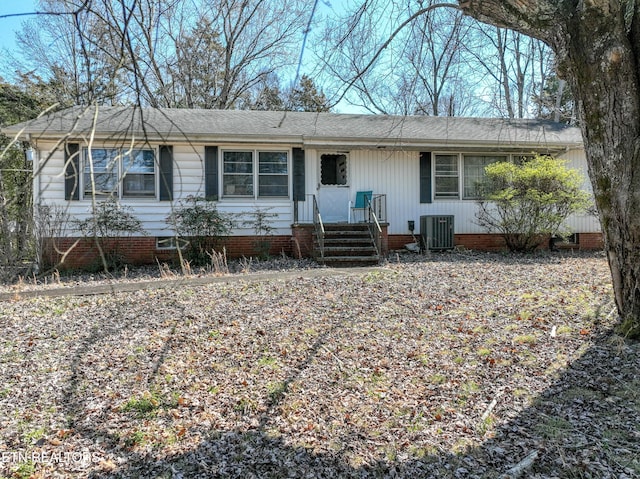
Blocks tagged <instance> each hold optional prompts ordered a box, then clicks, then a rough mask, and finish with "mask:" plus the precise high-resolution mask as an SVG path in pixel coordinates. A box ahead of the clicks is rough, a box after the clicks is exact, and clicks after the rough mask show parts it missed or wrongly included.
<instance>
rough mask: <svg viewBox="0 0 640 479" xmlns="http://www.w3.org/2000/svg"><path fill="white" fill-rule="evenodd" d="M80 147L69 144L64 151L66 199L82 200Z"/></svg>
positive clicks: (76, 144)
mask: <svg viewBox="0 0 640 479" xmlns="http://www.w3.org/2000/svg"><path fill="white" fill-rule="evenodd" d="M79 179H80V145H79V144H78V143H67V144H66V145H65V149H64V199H65V200H79V199H80V182H79V181H78V180H79Z"/></svg>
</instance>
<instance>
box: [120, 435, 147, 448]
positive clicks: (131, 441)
mask: <svg viewBox="0 0 640 479" xmlns="http://www.w3.org/2000/svg"><path fill="white" fill-rule="evenodd" d="M144 441H145V434H144V432H142V431H134V432H133V433H131V435H130V436H129V437H128V438H126V439H125V440H124V445H125V446H126V447H128V448H133V447H135V446H140V445H142V444H144Z"/></svg>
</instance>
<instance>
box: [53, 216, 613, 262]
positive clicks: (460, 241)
mask: <svg viewBox="0 0 640 479" xmlns="http://www.w3.org/2000/svg"><path fill="white" fill-rule="evenodd" d="M415 239H417V236H416V237H414V236H411V235H388V234H387V226H386V225H382V251H383V254H387V253H388V252H389V251H393V250H400V249H403V248H404V247H405V245H406V244H408V243H413V242H414V241H415ZM268 241H269V243H270V244H269V254H270V255H272V256H276V255H280V254H283V253H284V254H285V255H287V256H290V257H294V258H300V257H303V258H305V257H310V256H312V254H313V225H306V224H305V225H294V226H293V227H292V235H291V236H288V235H280V236H271V237H269V238H268ZM454 242H455V246H459V247H464V248H467V249H472V250H479V251H503V250H505V249H506V247H505V243H504V240H503V239H502V237H501V236H499V235H491V234H456V235H455V236H454ZM603 244H604V243H603V238H602V234H601V233H578V235H577V243H571V244H567V243H559V244H557V246H558V248H560V249H578V250H585V251H586V250H598V249H602V248H603ZM222 246H224V248H225V249H226V253H227V257H228V258H240V257H242V256H257V255H259V254H260V253H261V251H260V245H259V244H257V240H256V237H254V236H231V237H229V238H227V239H225V240H224V241H222V242H221V244H220V249H221V248H222ZM545 247H546V245H545ZM43 249H44V254H43V262H44V265H43V266H44V267H45V268H47V267H56V268H64V269H75V268H86V267H90V266H97V267H98V268H99V267H100V264H101V257H100V253H99V249H98V248H97V247H96V244H95V242H94V241H93V240H90V239H84V238H55V239H51V240H48V241H45V243H44V248H43ZM543 249H544V248H543ZM103 251H105V252H108V251H115V252H116V253H117V254H118V255H119V257H120V258H121V260H122V261H123V262H125V263H127V264H131V265H141V264H153V263H155V262H156V261H160V262H167V261H174V260H176V259H177V257H178V255H177V252H176V250H170V249H157V248H156V239H155V237H152V236H151V237H133V238H119V239H115V240H112V241H108V242H104V243H103Z"/></svg>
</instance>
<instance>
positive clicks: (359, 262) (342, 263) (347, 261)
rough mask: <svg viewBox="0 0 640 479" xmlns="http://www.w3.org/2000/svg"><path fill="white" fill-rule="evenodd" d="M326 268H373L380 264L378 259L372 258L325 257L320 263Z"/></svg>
mask: <svg viewBox="0 0 640 479" xmlns="http://www.w3.org/2000/svg"><path fill="white" fill-rule="evenodd" d="M322 263H324V264H325V265H327V266H332V267H334V268H340V267H344V268H346V267H348V266H373V265H376V264H378V263H380V257H379V256H378V255H374V256H325V257H324V261H322Z"/></svg>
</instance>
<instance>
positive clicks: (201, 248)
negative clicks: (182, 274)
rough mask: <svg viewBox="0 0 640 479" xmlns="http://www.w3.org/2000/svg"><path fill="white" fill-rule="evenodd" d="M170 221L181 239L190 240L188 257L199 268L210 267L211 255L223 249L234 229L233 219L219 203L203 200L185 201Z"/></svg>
mask: <svg viewBox="0 0 640 479" xmlns="http://www.w3.org/2000/svg"><path fill="white" fill-rule="evenodd" d="M166 221H167V223H168V224H169V225H171V226H172V227H173V228H174V229H175V231H176V235H177V236H178V237H179V238H182V239H185V240H187V242H188V243H187V246H186V248H185V255H186V258H187V260H189V261H190V262H191V263H193V264H195V265H205V264H207V263H208V262H209V260H210V258H211V256H210V255H209V253H210V252H212V251H215V250H216V248H218V247H219V245H220V242H221V240H222V238H224V237H226V236H228V235H229V233H230V232H231V228H233V220H232V217H231V215H228V214H225V213H221V212H220V211H218V207H217V203H216V201H213V200H208V199H206V198H204V197H201V196H189V197H187V198H186V199H184V200H182V201H181V202H180V203H179V204H178V206H177V207H176V209H175V210H174V211H173V213H172V214H171V215H169V216H168V217H167V218H166Z"/></svg>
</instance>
